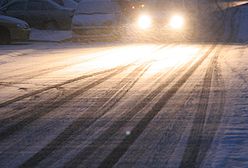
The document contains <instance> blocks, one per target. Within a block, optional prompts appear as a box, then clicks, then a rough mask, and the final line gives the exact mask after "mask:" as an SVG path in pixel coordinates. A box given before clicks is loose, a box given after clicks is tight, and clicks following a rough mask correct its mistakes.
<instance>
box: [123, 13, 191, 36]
mask: <svg viewBox="0 0 248 168" xmlns="http://www.w3.org/2000/svg"><path fill="white" fill-rule="evenodd" d="M178 11H179V12H175V11H168V10H164V11H162V10H153V9H144V10H139V11H137V12H135V13H134V14H133V15H132V16H131V17H132V19H131V20H132V24H131V25H130V27H131V28H129V31H128V32H130V33H132V36H138V37H139V38H143V39H157V40H183V39H188V38H190V37H192V34H193V31H194V30H193V29H192V28H193V22H192V21H193V19H189V16H188V15H187V12H184V11H183V10H178Z"/></svg>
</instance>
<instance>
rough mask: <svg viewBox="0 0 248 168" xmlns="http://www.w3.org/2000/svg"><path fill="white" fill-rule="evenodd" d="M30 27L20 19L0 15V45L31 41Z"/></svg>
mask: <svg viewBox="0 0 248 168" xmlns="http://www.w3.org/2000/svg"><path fill="white" fill-rule="evenodd" d="M29 35H30V27H29V25H28V24H27V23H26V22H25V21H22V20H20V19H16V18H13V17H9V16H3V15H0V44H9V43H11V42H12V41H26V40H28V39H29Z"/></svg>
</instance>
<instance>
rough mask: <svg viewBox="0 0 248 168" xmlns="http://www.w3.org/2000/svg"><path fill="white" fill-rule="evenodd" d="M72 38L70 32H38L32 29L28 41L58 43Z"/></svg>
mask: <svg viewBox="0 0 248 168" xmlns="http://www.w3.org/2000/svg"><path fill="white" fill-rule="evenodd" d="M70 38H72V32H71V31H57V30H38V29H32V30H31V34H30V40H32V41H51V42H60V41H64V40H67V39H70Z"/></svg>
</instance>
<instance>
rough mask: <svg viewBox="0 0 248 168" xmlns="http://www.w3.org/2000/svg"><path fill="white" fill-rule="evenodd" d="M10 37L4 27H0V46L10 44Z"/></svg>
mask: <svg viewBox="0 0 248 168" xmlns="http://www.w3.org/2000/svg"><path fill="white" fill-rule="evenodd" d="M10 43H11V37H10V32H9V30H8V29H7V28H5V27H0V44H10Z"/></svg>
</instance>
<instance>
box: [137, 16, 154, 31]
mask: <svg viewBox="0 0 248 168" xmlns="http://www.w3.org/2000/svg"><path fill="white" fill-rule="evenodd" d="M151 25H152V19H151V17H150V16H148V15H142V16H140V17H139V19H138V26H139V28H141V29H148V28H150V27H151Z"/></svg>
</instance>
